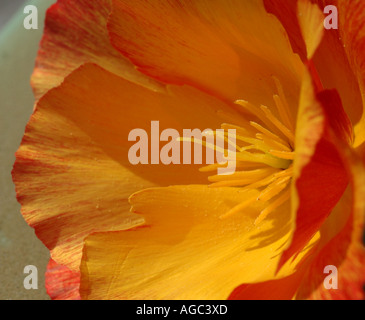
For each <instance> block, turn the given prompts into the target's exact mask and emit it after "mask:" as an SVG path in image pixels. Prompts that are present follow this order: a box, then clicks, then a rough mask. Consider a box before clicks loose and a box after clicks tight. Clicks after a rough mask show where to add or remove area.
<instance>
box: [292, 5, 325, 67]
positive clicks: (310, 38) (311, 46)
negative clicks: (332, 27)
mask: <svg viewBox="0 0 365 320" xmlns="http://www.w3.org/2000/svg"><path fill="white" fill-rule="evenodd" d="M298 21H299V25H300V28H301V31H302V35H303V39H304V42H305V45H306V48H307V59H308V60H310V59H312V57H313V56H314V53H315V52H316V50H317V48H318V46H319V45H320V43H321V41H322V38H323V35H324V27H323V21H324V15H323V13H322V11H321V10H320V9H319V7H318V5H317V4H313V3H311V2H310V1H309V0H299V1H298Z"/></svg>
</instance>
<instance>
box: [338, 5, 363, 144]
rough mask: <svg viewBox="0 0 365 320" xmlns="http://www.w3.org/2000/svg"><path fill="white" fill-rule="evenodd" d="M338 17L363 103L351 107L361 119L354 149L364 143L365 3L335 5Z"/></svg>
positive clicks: (356, 128)
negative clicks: (355, 109) (357, 111)
mask: <svg viewBox="0 0 365 320" xmlns="http://www.w3.org/2000/svg"><path fill="white" fill-rule="evenodd" d="M337 6H338V10H339V15H340V33H341V37H342V39H343V43H344V46H345V50H346V53H347V54H348V56H349V60H350V63H351V66H352V68H353V71H354V73H355V76H356V77H357V79H358V81H359V84H360V89H361V93H362V97H363V101H362V102H363V103H362V104H359V105H358V106H357V105H353V106H352V107H353V108H356V107H360V106H361V114H360V115H362V117H361V119H360V121H359V122H358V123H357V125H356V126H355V147H357V146H359V145H361V144H362V143H363V142H364V141H365V130H364V126H365V125H364V124H365V113H364V110H363V104H364V102H365V100H364V97H365V68H364V63H365V55H364V45H365V38H364V33H365V27H364V16H365V3H364V2H363V1H358V0H355V1H342V0H339V1H338V3H337Z"/></svg>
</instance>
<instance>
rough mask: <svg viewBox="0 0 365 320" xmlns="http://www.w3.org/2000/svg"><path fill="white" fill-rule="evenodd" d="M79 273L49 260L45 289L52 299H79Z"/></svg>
mask: <svg viewBox="0 0 365 320" xmlns="http://www.w3.org/2000/svg"><path fill="white" fill-rule="evenodd" d="M79 288H80V273H79V272H75V271H71V270H70V269H69V268H67V267H65V266H62V265H60V264H57V262H55V261H53V260H52V259H50V260H49V263H48V266H47V271H46V289H47V293H48V295H49V296H50V297H51V299H52V300H80V293H79Z"/></svg>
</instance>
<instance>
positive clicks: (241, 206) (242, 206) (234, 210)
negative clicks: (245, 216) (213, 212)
mask: <svg viewBox="0 0 365 320" xmlns="http://www.w3.org/2000/svg"><path fill="white" fill-rule="evenodd" d="M256 198H257V197H256V196H252V197H251V198H249V199H247V200H246V201H244V202H242V203H240V204H239V205H237V206H235V207H234V208H232V209H231V210H229V211H228V212H227V213H225V214H223V215H221V216H220V217H219V218H220V219H226V218H228V217H230V216H232V215H234V214H236V213H238V212H240V211H241V210H243V209H245V208H247V207H248V206H250V205H251V204H252V203H254V202H255V201H256Z"/></svg>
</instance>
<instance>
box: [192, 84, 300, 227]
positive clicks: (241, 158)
mask: <svg viewBox="0 0 365 320" xmlns="http://www.w3.org/2000/svg"><path fill="white" fill-rule="evenodd" d="M274 80H275V84H276V87H277V90H278V94H275V95H273V99H274V102H275V105H276V109H277V112H275V115H274V113H273V112H272V111H271V110H270V109H269V108H268V107H267V106H264V105H261V106H260V107H257V106H255V105H253V104H251V103H250V102H248V101H245V100H237V101H236V104H239V105H240V106H242V107H243V108H244V109H245V110H246V112H248V113H249V114H251V115H252V116H254V117H256V118H257V119H255V120H257V121H250V122H249V125H248V124H243V126H239V125H234V124H227V123H224V124H222V126H221V128H222V129H223V130H224V134H223V136H224V138H225V141H226V142H227V143H228V144H229V145H230V146H234V147H235V149H236V153H235V154H234V157H235V159H233V158H232V156H230V157H231V158H228V162H229V161H233V160H234V161H235V168H236V170H237V169H239V170H238V171H236V172H235V173H233V174H231V175H212V176H210V177H209V178H208V179H209V181H210V182H211V184H210V185H209V187H211V188H219V187H240V188H242V189H241V190H242V191H244V192H253V190H256V191H255V192H254V194H255V196H252V197H249V198H248V199H247V200H245V201H243V202H242V203H240V204H238V205H236V206H235V207H234V208H232V209H231V210H229V211H228V212H226V213H225V214H223V215H222V216H220V218H221V219H225V218H228V217H230V216H232V215H234V214H237V213H239V212H242V211H244V210H245V209H246V208H247V207H248V206H250V205H251V204H253V203H255V202H256V201H260V202H262V203H265V204H267V206H266V208H265V209H263V210H262V211H261V212H260V214H259V216H258V217H257V218H256V220H255V222H254V224H255V225H257V224H259V223H260V222H262V221H263V220H264V219H265V218H266V217H267V216H268V215H269V214H270V213H271V212H273V211H275V209H277V208H278V207H279V206H281V205H282V204H283V203H284V202H285V201H287V200H288V199H289V198H290V188H289V187H288V186H289V185H290V182H291V179H292V176H293V164H292V162H293V160H294V158H295V152H294V143H295V137H294V134H293V128H294V126H293V121H292V118H291V113H290V110H289V106H288V103H287V100H286V98H285V95H284V91H283V88H282V86H281V83H280V81H279V80H278V79H276V78H274ZM229 129H235V130H236V131H235V132H236V137H235V138H236V139H235V143H233V142H231V141H230V140H229V135H228V134H227V133H226V132H225V131H227V130H229ZM218 133H219V134H222V132H217V131H214V132H213V134H214V135H216V136H218ZM189 141H191V140H189ZM198 142H199V143H201V144H203V145H205V146H206V147H207V148H212V149H214V150H215V151H217V152H221V153H224V152H225V150H223V149H222V148H218V147H216V146H214V145H209V144H208V143H205V142H203V141H198ZM222 166H223V165H220V164H217V163H216V164H213V165H209V166H206V167H204V168H201V169H200V171H201V172H212V171H216V170H217V169H218V168H221V167H222Z"/></svg>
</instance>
